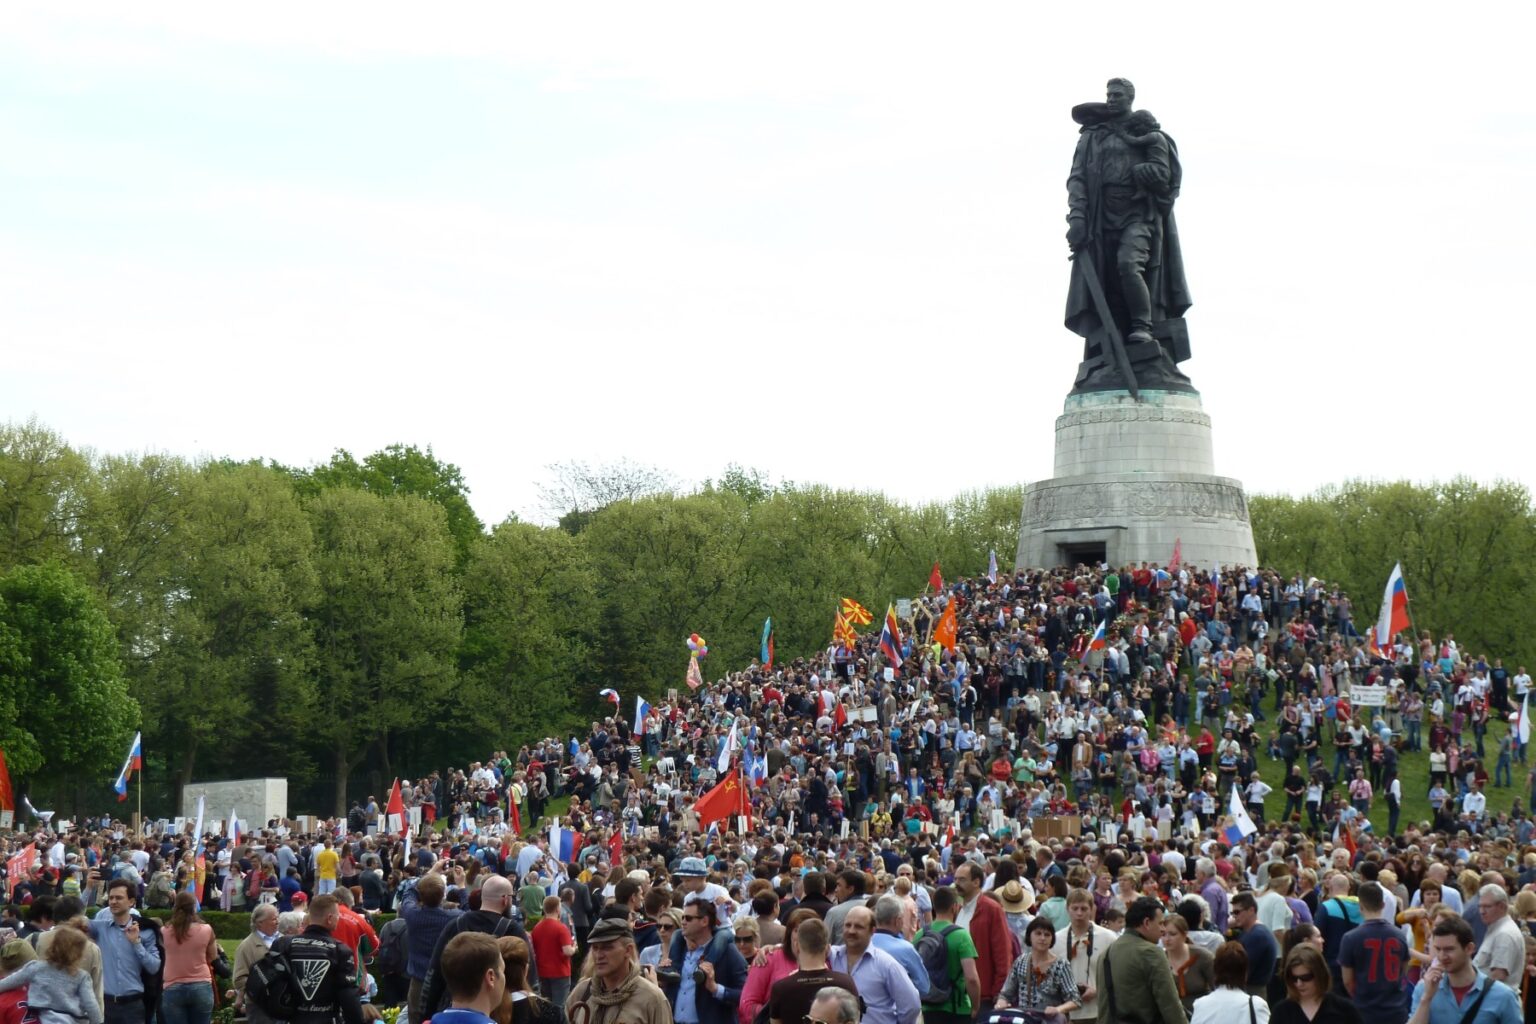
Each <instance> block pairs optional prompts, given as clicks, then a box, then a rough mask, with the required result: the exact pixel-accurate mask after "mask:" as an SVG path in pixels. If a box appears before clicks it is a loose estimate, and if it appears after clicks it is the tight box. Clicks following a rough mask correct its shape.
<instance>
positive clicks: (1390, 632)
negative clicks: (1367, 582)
mask: <svg viewBox="0 0 1536 1024" xmlns="http://www.w3.org/2000/svg"><path fill="white" fill-rule="evenodd" d="M1408 626H1409V623H1408V584H1406V583H1405V582H1403V563H1402V562H1398V563H1397V564H1396V565H1394V566H1393V567H1392V575H1391V576H1388V577H1387V589H1386V591H1385V592H1384V593H1383V594H1382V595H1381V615H1380V616H1379V617H1378V618H1377V621H1376V646H1377V647H1380V648H1381V649H1382V650H1383V651H1386V650H1388V649H1389V648H1390V647H1391V644H1392V638H1393V637H1395V636H1397V634H1399V633H1401V632H1402V631H1403V630H1405V629H1407V628H1408Z"/></svg>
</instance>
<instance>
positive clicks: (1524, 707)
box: [1520, 690, 1531, 746]
mask: <svg viewBox="0 0 1536 1024" xmlns="http://www.w3.org/2000/svg"><path fill="white" fill-rule="evenodd" d="M1529 742H1531V691H1530V690H1526V691H1525V696H1524V697H1521V698H1520V743H1521V745H1522V746H1523V745H1525V744H1527V743H1529Z"/></svg>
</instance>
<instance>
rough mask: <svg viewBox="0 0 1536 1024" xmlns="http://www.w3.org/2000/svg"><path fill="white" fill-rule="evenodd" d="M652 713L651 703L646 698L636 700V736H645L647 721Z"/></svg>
mask: <svg viewBox="0 0 1536 1024" xmlns="http://www.w3.org/2000/svg"><path fill="white" fill-rule="evenodd" d="M650 713H651V702H650V701H648V700H646V699H645V698H644V697H636V698H635V735H636V736H644V735H645V719H646V717H647V716H648V715H650Z"/></svg>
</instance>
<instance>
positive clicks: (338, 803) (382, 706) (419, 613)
mask: <svg viewBox="0 0 1536 1024" xmlns="http://www.w3.org/2000/svg"><path fill="white" fill-rule="evenodd" d="M308 510H309V515H310V520H311V522H312V524H313V530H314V537H315V565H316V568H317V570H318V573H319V580H320V588H319V597H318V600H317V602H316V605H315V607H314V608H313V610H312V612H311V616H310V622H311V625H312V626H313V629H314V636H315V651H316V660H317V666H318V673H317V675H318V678H319V686H320V701H319V705H318V707H317V710H316V712H315V714H314V715H313V716H312V725H311V735H312V736H313V737H314V739H315V740H316V741H317V742H318V743H319V744H320V745H322V746H323V747H324V748H325V749H326V750H328V751H329V752H330V754H331V767H332V770H333V772H334V780H335V787H336V788H335V793H334V800H335V802H334V809H335V812H336V813H337V814H343V813H345V812H346V809H347V807H346V798H347V779H348V776H349V775H350V774H351V772H352V769H353V768H354V767H355V766H357V765H358V764H359V763H361V760H362V758H363V756H364V755H365V754H366V753H367V751H368V749H369V748H370V747H374V748H375V749H376V750H377V751H378V753H379V756H380V759H381V761H382V762H383V764H384V768H385V772H386V774H388V766H389V738H390V735H391V734H392V733H395V732H398V731H404V730H413V729H415V730H419V729H422V728H425V727H428V725H429V723H431V722H432V721H433V719H434V717H435V716H437V715H439V714H441V713H444V712H448V711H462V707H461V705H460V704H459V702H458V701H457V699H456V697H455V694H454V682H455V679H456V673H455V665H454V659H455V657H456V655H457V653H458V650H459V645H460V641H461V635H462V632H463V618H462V607H463V605H462V597H461V594H460V592H459V586H458V583H457V581H456V580H455V576H454V543H453V537H452V536H451V535H450V534H449V532H448V526H447V517H446V515H445V513H444V512H443V510H442V508H441V506H438V505H435V504H433V503H431V502H429V501H426V500H424V499H422V498H417V497H414V496H412V495H404V494H402V495H387V496H380V495H375V494H369V493H365V492H363V491H359V490H354V489H352V488H349V487H341V488H331V489H327V490H324V491H322V492H321V493H320V494H319V495H318V496H316V497H315V498H313V499H312V500H311V501H310V502H309V503H308Z"/></svg>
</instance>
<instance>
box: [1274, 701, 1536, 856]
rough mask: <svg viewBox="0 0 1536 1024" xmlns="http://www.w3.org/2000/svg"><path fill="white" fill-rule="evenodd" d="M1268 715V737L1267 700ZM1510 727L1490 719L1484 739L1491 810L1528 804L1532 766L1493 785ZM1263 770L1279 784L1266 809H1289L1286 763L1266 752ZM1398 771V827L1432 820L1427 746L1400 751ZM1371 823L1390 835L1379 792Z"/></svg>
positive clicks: (1426, 734)
mask: <svg viewBox="0 0 1536 1024" xmlns="http://www.w3.org/2000/svg"><path fill="white" fill-rule="evenodd" d="M1264 714H1265V715H1267V716H1269V720H1268V721H1264V722H1260V723H1259V726H1260V728H1259V730H1258V731H1259V734H1260V735H1261V736H1264V737H1266V739H1267V737H1268V735H1269V731H1270V729H1271V728H1272V727H1273V720H1274V712H1273V711H1272V709H1271V707H1270V701H1269V700H1268V699H1266V700H1265V707H1264ZM1506 728H1507V726H1506V725H1505V723H1503V722H1490V723H1489V725H1488V735H1487V736H1486V737H1484V739H1483V749H1484V751H1485V752H1486V753H1487V757H1486V758H1485V764H1486V766H1487V769H1488V789H1487V791H1486V792H1487V795H1488V812H1489V813H1490V814H1492V813H1494V812H1495V811H1504V812H1507V811H1509V810H1510V808H1511V807H1512V806H1514V805H1517V804H1518V805H1520V806H1524V805H1525V794H1526V791H1527V790H1526V773H1527V772H1528V771H1529V769H1528V768H1525V767H1522V766H1521V764H1520V762H1519V761H1518V760H1517V761H1516V762H1515V764H1514V767H1513V774H1514V785H1513V786H1512V787H1496V786H1494V785H1493V769H1494V766H1495V765H1496V764H1497V763H1498V752H1499V741H1500V740H1502V739H1503V738H1504V733H1505V730H1506ZM1463 735H1464V738H1465V739H1467V740H1468V741H1470V740H1471V733H1470V732H1467V733H1465V734H1463ZM1332 738H1333V736H1332V732H1331V731H1327V732H1325V735H1324V737H1323V739H1324V743H1323V746H1324V747H1325V748H1326V749H1327V751H1328V753H1327V760H1326V761H1325V762H1324V764H1325V766H1326V767H1327V768H1329V769H1332V768H1333V750H1332V746H1331V744H1330V743H1329V742H1328V741H1331V740H1332ZM1428 738H1429V728H1428V726H1427V725H1426V726H1425V727H1424V729H1423V730H1422V731H1421V740H1427V739H1428ZM1259 773H1260V775H1261V776H1262V777H1263V779H1264V781H1265V782H1267V783H1269V784H1270V785H1271V786H1273V787H1275V792H1274V793H1272V794H1270V796H1269V798H1268V799H1267V800H1265V802H1264V807H1265V811H1266V812H1267V813H1268V814H1269V815H1270V816H1271V817H1273V816H1276V815H1278V814H1279V813H1280V812H1281V811H1282V810H1284V809H1285V794H1284V793H1282V792H1280V785H1281V783H1282V782H1283V781H1284V778H1285V765H1284V763H1283V762H1281V761H1271V760H1270V759H1269V757H1268V756H1267V755H1265V754H1263V753H1262V752H1261V753H1260V758H1259ZM1397 774H1398V777H1399V778H1400V779H1402V781H1403V813H1402V815H1401V816H1400V817H1399V819H1398V829H1399V830H1402V829H1404V828H1406V827H1407V826H1408V824H1409V822H1425V821H1428V820H1429V817H1430V814H1429V798H1428V793H1429V751H1428V748H1427V747H1426V748H1425V749H1424V750H1422V751H1419V752H1417V753H1407V752H1400V753H1399V755H1398V759H1397ZM1447 789H1449V790H1451V792H1453V793H1454V792H1455V787H1454V786H1447ZM1370 819H1371V825H1372V827H1373V829H1374V830H1375V832H1376V834H1377V835H1383V836H1384V835H1386V834H1387V798H1386V796H1385V795H1383V794H1382V793H1380V792H1378V793H1377V794H1376V795H1375V798H1374V799H1373V800H1372V801H1371V814H1370Z"/></svg>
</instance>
